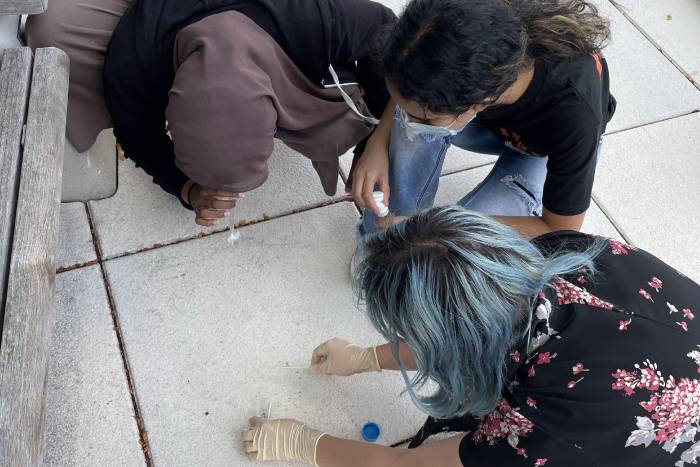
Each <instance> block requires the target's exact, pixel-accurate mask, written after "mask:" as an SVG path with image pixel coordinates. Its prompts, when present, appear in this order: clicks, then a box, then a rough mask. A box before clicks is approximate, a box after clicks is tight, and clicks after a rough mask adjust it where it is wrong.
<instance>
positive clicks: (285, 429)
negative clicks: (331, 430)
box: [243, 417, 325, 466]
mask: <svg viewBox="0 0 700 467" xmlns="http://www.w3.org/2000/svg"><path fill="white" fill-rule="evenodd" d="M249 423H250V429H248V430H245V431H244V432H243V446H244V448H245V452H246V456H248V459H250V460H255V461H301V462H306V463H307V464H310V465H314V466H316V465H318V464H316V446H317V445H318V440H319V439H321V437H322V436H323V435H324V434H325V433H322V432H320V431H317V430H314V429H313V428H309V427H308V426H306V425H304V424H303V423H301V422H298V421H296V420H291V419H277V420H268V419H264V418H260V417H253V418H251V419H250V420H249Z"/></svg>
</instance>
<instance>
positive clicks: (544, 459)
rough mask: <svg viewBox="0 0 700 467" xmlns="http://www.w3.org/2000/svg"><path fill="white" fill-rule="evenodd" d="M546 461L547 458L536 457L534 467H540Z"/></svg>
mask: <svg viewBox="0 0 700 467" xmlns="http://www.w3.org/2000/svg"><path fill="white" fill-rule="evenodd" d="M546 463H547V458H546V457H545V458H542V459H537V460H536V461H535V467H542V466H543V465H544V464H546Z"/></svg>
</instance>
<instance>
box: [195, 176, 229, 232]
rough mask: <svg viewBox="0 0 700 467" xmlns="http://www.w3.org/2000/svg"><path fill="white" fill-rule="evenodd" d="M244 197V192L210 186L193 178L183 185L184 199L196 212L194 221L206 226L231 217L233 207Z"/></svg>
mask: <svg viewBox="0 0 700 467" xmlns="http://www.w3.org/2000/svg"><path fill="white" fill-rule="evenodd" d="M242 197H243V194H242V193H233V192H230V191H225V190H217V189H215V188H208V187H205V186H202V185H199V184H196V183H194V182H192V181H191V180H190V181H188V182H187V183H185V186H183V187H182V199H183V200H185V201H186V202H187V203H188V204H189V205H190V206H192V209H194V212H195V214H196V218H195V220H194V221H195V222H196V223H197V224H198V225H202V226H205V227H206V226H212V225H217V224H218V223H219V219H222V218H225V217H230V216H231V209H233V208H235V207H236V202H237V201H238V200H240V199H241V198H242Z"/></svg>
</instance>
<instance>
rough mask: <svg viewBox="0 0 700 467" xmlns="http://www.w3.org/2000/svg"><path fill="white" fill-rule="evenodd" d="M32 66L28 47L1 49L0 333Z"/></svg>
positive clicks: (0, 333) (0, 330) (0, 331)
mask: <svg viewBox="0 0 700 467" xmlns="http://www.w3.org/2000/svg"><path fill="white" fill-rule="evenodd" d="M31 69H32V51H31V50H30V49H29V48H28V47H25V48H22V49H7V50H4V51H0V336H1V335H2V324H1V323H2V316H3V310H4V308H5V300H4V298H5V285H6V284H7V270H8V268H9V266H10V246H11V240H12V226H13V225H14V217H15V204H16V202H17V189H18V187H19V176H18V175H19V165H20V161H21V157H20V154H21V151H22V148H21V145H20V140H21V137H22V125H23V124H24V112H25V110H26V107H27V95H28V93H29V80H30V76H31ZM0 340H1V339H0Z"/></svg>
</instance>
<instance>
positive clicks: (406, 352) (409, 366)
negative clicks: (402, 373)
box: [377, 342, 418, 370]
mask: <svg viewBox="0 0 700 467" xmlns="http://www.w3.org/2000/svg"><path fill="white" fill-rule="evenodd" d="M399 358H400V359H401V363H403V367H404V369H406V370H417V369H418V368H417V366H416V357H415V355H414V354H413V350H411V348H410V347H409V346H408V344H406V343H405V342H401V343H400V344H399ZM377 360H379V366H380V367H381V369H382V370H398V369H399V364H398V362H397V361H396V359H395V358H394V355H393V354H392V353H391V346H390V345H389V344H384V345H380V346H378V347H377Z"/></svg>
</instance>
